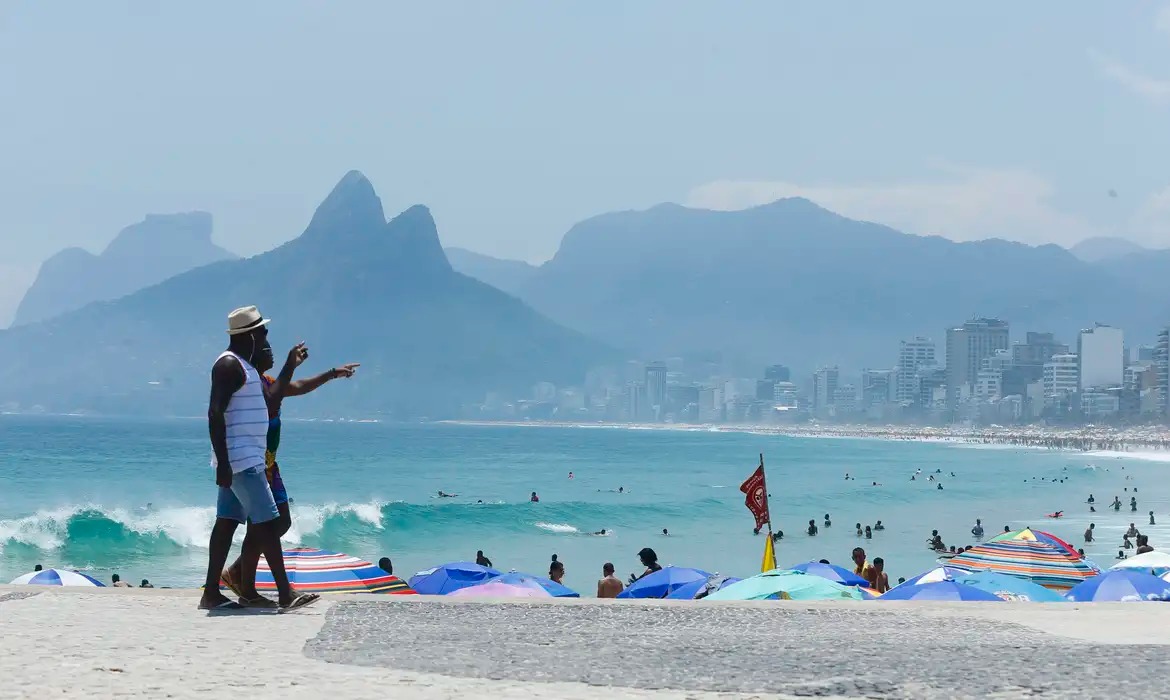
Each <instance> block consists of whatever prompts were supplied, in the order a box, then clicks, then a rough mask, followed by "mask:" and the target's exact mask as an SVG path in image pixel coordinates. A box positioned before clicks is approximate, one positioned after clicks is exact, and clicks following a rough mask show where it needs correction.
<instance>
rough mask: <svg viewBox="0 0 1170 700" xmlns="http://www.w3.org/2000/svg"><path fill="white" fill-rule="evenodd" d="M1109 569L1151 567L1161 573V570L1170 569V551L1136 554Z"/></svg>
mask: <svg viewBox="0 0 1170 700" xmlns="http://www.w3.org/2000/svg"><path fill="white" fill-rule="evenodd" d="M1109 569H1110V570H1113V569H1151V570H1154V571H1158V573H1161V570H1166V569H1170V552H1159V551H1157V550H1155V551H1153V552H1146V553H1145V554H1136V555H1134V556H1132V557H1129V558H1128V559H1122V560H1121V561H1119V562H1117V563H1116V564H1114V565H1113V566H1111V567H1109Z"/></svg>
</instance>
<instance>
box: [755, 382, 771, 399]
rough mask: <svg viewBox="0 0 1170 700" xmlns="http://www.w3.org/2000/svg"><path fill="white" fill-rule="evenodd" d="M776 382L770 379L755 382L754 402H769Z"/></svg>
mask: <svg viewBox="0 0 1170 700" xmlns="http://www.w3.org/2000/svg"><path fill="white" fill-rule="evenodd" d="M775 387H776V382H775V381H773V380H771V379H757V380H756V401H771V400H772V395H773V393H774V391H773V390H774V388H775Z"/></svg>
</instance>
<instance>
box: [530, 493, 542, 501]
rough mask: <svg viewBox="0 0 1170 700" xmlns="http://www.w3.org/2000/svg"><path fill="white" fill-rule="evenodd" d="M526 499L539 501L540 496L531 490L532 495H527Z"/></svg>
mask: <svg viewBox="0 0 1170 700" xmlns="http://www.w3.org/2000/svg"><path fill="white" fill-rule="evenodd" d="M528 501H529V503H540V496H537V495H536V492H535V491H533V492H532V495H531V496H529V497H528Z"/></svg>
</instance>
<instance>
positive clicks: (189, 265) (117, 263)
mask: <svg viewBox="0 0 1170 700" xmlns="http://www.w3.org/2000/svg"><path fill="white" fill-rule="evenodd" d="M235 257H236V255H235V254H234V253H231V252H228V251H226V250H224V249H223V248H220V247H219V246H217V245H215V244H214V243H212V242H211V214H208V213H207V212H201V211H196V212H189V213H184V214H149V215H147V217H146V218H145V219H144V220H143V221H140V222H138V223H136V224H134V225H132V226H127V227H126V228H124V229H122V231H121V233H119V234H118V235H117V236H116V237H115V238H114V240H113V241H111V242H110V244H109V245H108V246H106V249H105V250H104V251H102V253H101V255H94V254H93V253H91V252H89V251H88V250H84V249H82V248H66V249H65V250H62V251H61V252H59V253H57V254H56V255H54V256H53V257H51V258H49V259H48V260H46V261H45V262H44V263H42V264H41V269H40V272H39V273H38V274H37V278H36V280H35V281H34V282H33V284H32V286H31V287H29V289H28V291H27V292H26V293H25V295H24V298H23V299H22V300H21V302H20V306H19V307H17V309H16V315H15V317H14V319H13V324H12V325H14V326H17V325H21V324H26V323H33V322H36V321H43V320H44V319H47V318H52V317H53V316H58V315H60V314H63V313H65V312H66V311H72V310H73V309H79V308H81V307H83V306H85V305H86V304H88V303H90V302H94V301H108V300H110V299H117V298H119V297H123V296H125V295H127V294H130V293H131V292H136V291H138V290H139V289H143V288H145V287H149V286H150V285H152V284H158V283H159V282H162V281H163V280H165V279H169V278H171V277H174V276H175V275H177V274H179V273H180V272H186V271H187V270H191V269H194V268H196V267H199V266H201V265H206V264H208V263H213V262H218V261H220V260H231V259H234V258H235Z"/></svg>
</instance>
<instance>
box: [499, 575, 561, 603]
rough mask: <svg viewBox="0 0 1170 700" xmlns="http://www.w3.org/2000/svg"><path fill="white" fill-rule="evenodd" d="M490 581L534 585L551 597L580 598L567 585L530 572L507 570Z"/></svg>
mask: <svg viewBox="0 0 1170 700" xmlns="http://www.w3.org/2000/svg"><path fill="white" fill-rule="evenodd" d="M491 580H492V581H494V582H496V583H507V584H511V585H515V586H525V587H528V588H532V587H534V586H535V587H536V588H540V589H541V590H544V591H548V594H549V595H551V596H552V597H553V598H580V597H581V594H580V593H578V592H577V591H574V590H573V589H572V588H569V587H568V586H562V585H561V584H559V583H557V582H556V581H553V580H551V579H547V578H541V577H539V576H533V575H531V574H522V573H519V572H516V571H509V572H508V573H506V574H501V575H500V576H497V577H495V578H493V579H491Z"/></svg>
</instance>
